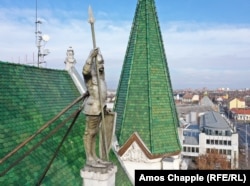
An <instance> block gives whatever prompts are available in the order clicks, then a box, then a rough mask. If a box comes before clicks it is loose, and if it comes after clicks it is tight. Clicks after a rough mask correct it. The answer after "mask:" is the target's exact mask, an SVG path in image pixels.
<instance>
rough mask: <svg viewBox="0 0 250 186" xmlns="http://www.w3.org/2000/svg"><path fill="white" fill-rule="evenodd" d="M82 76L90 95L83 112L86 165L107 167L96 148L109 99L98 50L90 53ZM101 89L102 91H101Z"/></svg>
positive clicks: (102, 62)
mask: <svg viewBox="0 0 250 186" xmlns="http://www.w3.org/2000/svg"><path fill="white" fill-rule="evenodd" d="M95 60H96V61H95ZM97 70H98V71H99V82H98V79H97V78H98V75H97ZM82 74H83V77H84V81H85V84H86V87H87V91H88V94H89V96H88V97H87V98H86V99H85V101H84V108H83V112H84V114H85V115H86V127H85V133H84V146H85V152H86V158H87V161H86V164H87V165H89V166H92V167H105V164H106V163H108V162H105V161H102V160H101V159H99V158H98V157H97V155H96V148H95V144H96V137H97V134H98V132H99V125H100V122H101V120H102V115H101V111H102V110H101V109H105V108H106V98H107V86H106V82H105V73H104V61H103V58H102V55H101V54H100V53H99V49H98V48H97V49H93V50H92V51H91V52H90V54H89V57H88V59H87V60H86V63H85V65H84V66H83V71H82ZM98 83H99V85H98ZM99 87H100V89H101V90H99ZM99 91H100V93H99ZM99 94H100V95H101V99H99ZM101 101H102V102H101ZM101 106H103V108H101Z"/></svg>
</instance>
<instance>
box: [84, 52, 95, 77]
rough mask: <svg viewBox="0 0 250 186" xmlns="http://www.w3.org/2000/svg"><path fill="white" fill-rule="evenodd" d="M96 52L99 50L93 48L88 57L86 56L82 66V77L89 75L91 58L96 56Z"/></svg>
mask: <svg viewBox="0 0 250 186" xmlns="http://www.w3.org/2000/svg"><path fill="white" fill-rule="evenodd" d="M98 51H99V48H95V49H93V50H91V51H90V53H89V56H88V58H87V60H86V62H85V64H84V66H83V69H82V74H83V76H84V75H88V74H90V72H91V66H92V64H93V58H94V57H96V56H97V54H98Z"/></svg>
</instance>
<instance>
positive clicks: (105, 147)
mask: <svg viewBox="0 0 250 186" xmlns="http://www.w3.org/2000/svg"><path fill="white" fill-rule="evenodd" d="M89 23H90V25H91V33H92V41H93V48H94V49H95V48H96V40H95V29H94V23H95V19H94V16H93V12H92V9H91V6H89ZM94 61H95V65H96V72H97V84H98V94H99V101H100V105H101V113H102V125H101V136H100V138H101V140H102V141H103V143H104V144H103V145H104V154H105V155H104V156H106V157H104V158H105V159H106V160H109V158H108V150H107V149H108V148H107V140H106V131H105V120H104V110H103V103H102V99H101V84H100V74H99V70H98V68H97V60H96V58H95V59H94ZM100 155H101V156H102V153H100ZM101 158H103V157H101Z"/></svg>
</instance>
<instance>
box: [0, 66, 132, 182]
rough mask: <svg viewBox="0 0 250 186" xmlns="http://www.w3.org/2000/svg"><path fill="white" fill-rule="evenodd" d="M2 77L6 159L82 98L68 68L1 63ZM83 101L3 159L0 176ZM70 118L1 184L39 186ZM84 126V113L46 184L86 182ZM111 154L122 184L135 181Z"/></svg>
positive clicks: (1, 153) (0, 118) (0, 125)
mask: <svg viewBox="0 0 250 186" xmlns="http://www.w3.org/2000/svg"><path fill="white" fill-rule="evenodd" d="M0 78H1V79H0V149H1V150H0V158H1V159H2V158H3V157H5V156H6V155H7V154H8V153H9V152H11V151H12V150H13V149H14V148H16V147H17V146H18V145H19V144H20V143H22V142H23V141H24V140H26V139H27V138H28V137H30V136H31V135H33V134H34V132H36V131H37V130H38V129H40V128H41V127H42V126H43V125H44V124H45V123H46V122H48V121H49V120H51V119H52V118H54V117H55V116H56V115H57V114H58V113H59V112H61V111H62V110H63V109H64V108H65V107H66V106H68V105H69V104H70V103H71V102H72V101H74V100H75V99H76V98H77V97H79V96H80V93H79V92H78V90H77V88H76V86H75V85H74V83H73V81H72V79H71V77H70V76H69V74H68V72H67V71H64V70H52V69H45V68H37V67H34V66H27V65H20V64H12V63H7V62H1V61H0ZM2 87H4V88H2ZM81 104H82V103H79V104H78V105H76V106H74V107H73V108H72V109H70V110H69V111H67V112H66V113H65V114H63V115H62V117H60V118H59V119H58V120H56V121H55V122H53V124H52V125H51V126H49V127H48V128H46V129H45V130H44V131H42V132H41V134H38V135H37V136H36V137H35V138H34V139H33V140H32V141H30V142H29V143H28V144H27V145H25V146H24V147H23V148H21V149H20V150H19V151H18V152H17V153H15V154H14V155H13V156H11V157H10V158H9V159H7V160H6V161H4V162H3V163H1V166H0V174H1V173H2V172H3V171H5V170H6V169H7V168H8V167H9V166H11V165H12V163H13V162H15V161H16V160H18V159H19V158H21V157H22V156H23V155H24V154H25V153H27V152H28V151H30V149H31V148H33V147H34V146H35V145H36V144H37V143H39V142H40V141H41V140H42V139H43V138H44V137H45V136H46V135H47V134H49V132H51V131H52V130H53V129H54V128H55V127H56V126H58V125H59V124H60V123H61V122H62V121H63V120H64V119H66V118H67V117H68V116H69V115H70V114H72V113H73V112H74V111H76V110H77V109H78V108H79V106H80V105H81ZM71 122H72V119H71V120H70V121H69V122H67V123H66V124H65V126H64V127H62V128H61V129H59V130H58V131H57V132H56V133H55V134H54V135H53V136H52V137H50V138H49V139H47V140H46V141H45V142H43V143H42V144H41V145H40V146H39V147H38V148H36V149H34V151H32V152H31V153H30V154H29V155H28V156H26V157H25V158H23V159H22V161H20V162H19V163H18V164H17V165H15V166H14V167H13V168H11V169H10V170H9V171H8V172H7V173H5V174H4V175H3V176H1V177H0V185H22V186H26V185H27V186H30V185H36V183H37V182H38V181H39V179H40V177H41V175H42V173H43V171H44V170H45V168H46V167H47V165H48V163H49V161H50V160H51V158H52V157H53V155H54V153H55V150H56V148H57V147H58V145H59V143H60V142H61V140H62V138H63V136H64V134H65V133H66V131H67V129H68V127H69V125H70V124H71ZM84 127H85V117H84V115H83V114H80V115H79V117H78V119H77V120H76V123H75V125H74V127H73V128H72V130H71V132H70V133H69V135H68V137H67V138H66V140H65V142H64V143H63V145H62V147H61V149H60V151H59V154H58V156H57V157H56V158H55V160H54V161H53V163H52V165H51V167H50V169H49V170H48V172H47V174H46V176H45V178H44V180H43V182H42V184H41V185H65V186H76V185H79V186H80V185H82V178H81V176H80V169H81V168H82V167H83V166H84V164H85V159H86V157H85V152H84V146H83V139H82V135H83V133H84ZM111 156H112V158H110V160H111V161H113V162H115V164H116V165H117V166H118V171H117V175H116V177H117V179H116V182H117V185H122V184H119V183H125V184H127V185H129V186H130V185H132V184H131V183H130V181H129V179H128V177H127V175H126V173H125V172H124V170H123V169H122V167H121V165H120V164H119V162H118V160H117V158H116V157H115V155H114V154H113V152H111Z"/></svg>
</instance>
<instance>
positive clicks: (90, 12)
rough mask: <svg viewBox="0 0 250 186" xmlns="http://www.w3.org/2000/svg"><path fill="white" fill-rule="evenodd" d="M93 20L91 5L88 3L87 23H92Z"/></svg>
mask: <svg viewBox="0 0 250 186" xmlns="http://www.w3.org/2000/svg"><path fill="white" fill-rule="evenodd" d="M94 22H95V19H94V16H93V11H92V8H91V6H90V5H89V23H90V24H93V23H94Z"/></svg>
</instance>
